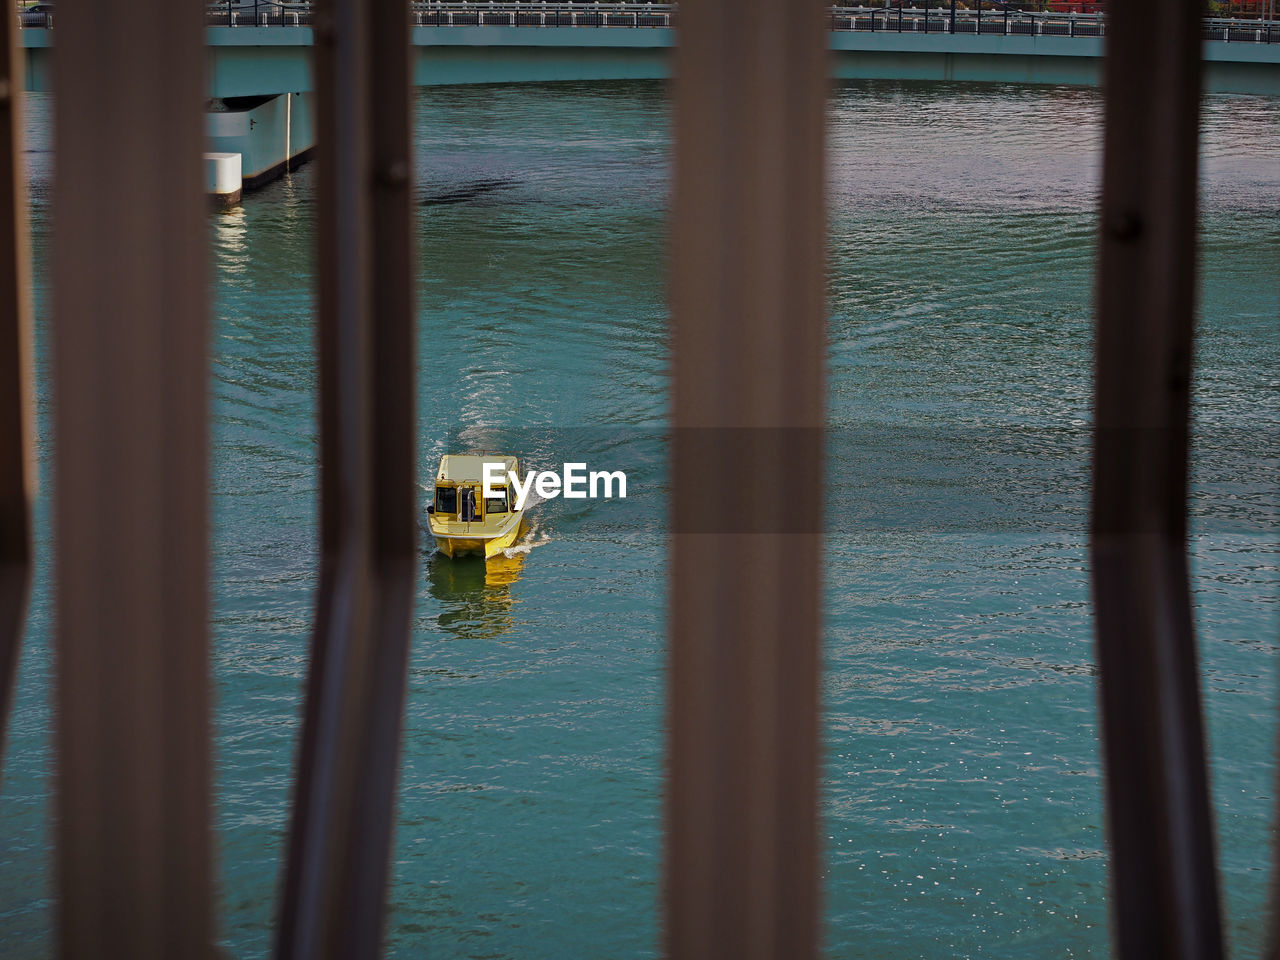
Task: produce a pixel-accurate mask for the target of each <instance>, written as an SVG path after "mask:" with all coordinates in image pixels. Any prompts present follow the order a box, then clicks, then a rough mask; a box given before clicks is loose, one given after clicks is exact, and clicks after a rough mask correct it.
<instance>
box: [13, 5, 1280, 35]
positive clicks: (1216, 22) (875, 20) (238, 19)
mask: <svg viewBox="0 0 1280 960" xmlns="http://www.w3.org/2000/svg"><path fill="white" fill-rule="evenodd" d="M409 10H410V12H409V16H410V23H411V24H412V25H414V26H426V27H476V26H501V27H595V28H611V27H623V28H625V27H631V28H635V27H664V28H670V27H674V26H675V25H676V19H677V12H678V5H677V4H668V3H554V2H534V3H474V2H465V0H456V2H432V0H425V2H414V3H410V4H409ZM312 16H313V15H312V5H311V4H310V3H291V2H287V0H285V2H280V0H251V2H245V0H241V2H239V3H234V2H222V0H217V2H211V3H209V4H208V5H207V7H206V9H205V23H206V25H207V26H218V27H228V26H230V27H248V26H262V27H306V26H311V24H312ZM18 24H19V26H21V27H23V28H33V27H34V28H52V27H53V15H52V13H49V12H37V13H30V12H26V11H20V12H19V13H18ZM828 25H829V28H830V29H831V30H832V31H835V32H854V33H859V32H865V33H877V32H884V33H924V34H934V33H951V34H968V35H974V36H977V35H984V36H985V35H995V36H1044V37H1104V36H1106V33H1107V18H1106V15H1105V14H1101V13H1065V14H1064V13H1038V12H1034V11H1030V10H1024V9H1020V5H1016V4H1014V3H1009V4H1005V5H1004V6H1002V7H999V8H996V9H987V10H982V9H973V10H966V9H956V10H952V9H951V6H950V4H949V3H948V2H946V0H931V2H927V3H926V2H922V0H916V2H915V3H913V4H912V5H910V6H908V5H906V4H905V3H902V4H895V5H892V6H889V7H884V6H874V7H872V6H837V5H833V6H832V7H831V8H830V14H829V21H828ZM1204 39H1205V40H1214V41H1226V42H1230V43H1280V22H1278V21H1274V20H1272V21H1267V20H1245V19H1230V18H1206V19H1205V21H1204Z"/></svg>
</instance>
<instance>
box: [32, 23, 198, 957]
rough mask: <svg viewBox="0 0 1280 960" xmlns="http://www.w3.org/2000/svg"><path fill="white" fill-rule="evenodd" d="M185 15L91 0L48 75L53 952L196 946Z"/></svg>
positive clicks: (192, 160) (194, 74)
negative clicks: (52, 92)
mask: <svg viewBox="0 0 1280 960" xmlns="http://www.w3.org/2000/svg"><path fill="white" fill-rule="evenodd" d="M202 21H203V13H202V11H201V9H200V7H199V5H197V4H185V3H179V4H174V3H171V2H169V0H95V2H93V3H85V4H77V5H76V9H75V10H74V11H72V12H71V13H69V14H68V16H66V17H65V18H61V17H60V18H59V19H58V27H57V56H56V60H55V63H54V71H55V73H54V79H55V89H56V96H57V110H56V118H55V127H54V130H55V141H54V142H55V154H56V158H55V178H54V179H55V191H56V192H55V198H54V226H53V267H52V270H53V274H52V276H53V322H52V346H53V387H54V393H55V395H56V396H57V403H56V405H55V429H54V433H55V442H56V446H55V471H54V473H55V477H54V490H55V499H54V518H55V529H56V535H57V539H56V551H55V553H56V577H57V586H56V622H57V627H56V656H57V683H56V691H57V708H56V710H55V711H54V715H55V717H56V744H57V750H58V778H57V806H56V810H57V841H58V850H57V874H58V886H57V889H58V898H59V902H58V911H59V917H58V918H59V949H60V953H61V955H62V956H64V957H75V958H77V960H85V958H94V957H128V958H130V960H147V958H161V957H206V956H209V955H210V951H211V950H212V939H213V929H212V922H211V912H212V902H211V901H212V889H211V881H212V867H211V853H210V748H209V681H208V597H207V594H208V531H207V526H208V524H207V517H208V504H207V501H208V495H209V471H208V432H209V431H208V401H207V394H208V380H209V369H208V362H207V360H208V358H207V350H208V344H207V341H208V328H207V323H208V319H207V312H208V308H207V299H208V293H207V277H206V261H207V257H208V244H207V242H206V232H207V224H206V216H207V210H206V201H205V198H204V189H203V177H202V173H201V159H200V157H201V152H202V150H203V146H204V129H203V124H204V117H203V110H204V102H205V91H204V83H205V80H206V76H205V58H204V36H203V22H202Z"/></svg>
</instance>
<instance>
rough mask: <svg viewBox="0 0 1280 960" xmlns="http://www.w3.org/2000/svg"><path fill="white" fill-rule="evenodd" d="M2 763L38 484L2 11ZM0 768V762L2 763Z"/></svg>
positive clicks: (18, 182) (17, 106) (11, 76)
mask: <svg viewBox="0 0 1280 960" xmlns="http://www.w3.org/2000/svg"><path fill="white" fill-rule="evenodd" d="M0 19H3V21H4V25H3V26H0V765H2V764H3V760H4V741H5V730H6V728H7V724H8V719H9V710H10V708H11V700H12V696H13V685H14V678H15V676H16V674H17V671H18V654H19V651H20V650H21V649H22V633H23V627H24V625H25V623H26V612H27V593H28V591H29V590H30V588H31V498H32V496H33V495H34V490H35V458H34V457H33V456H32V449H31V448H32V438H33V437H34V436H35V418H34V411H33V407H34V401H33V396H32V387H31V366H32V363H31V254H30V251H29V249H28V242H27V232H28V223H27V186H26V178H25V177H24V176H23V173H22V138H23V130H22V83H23V76H22V72H23V71H22V59H21V54H20V52H19V50H18V45H17V37H16V34H17V32H18V27H17V23H16V20H15V18H14V17H13V16H7V17H3V18H0ZM0 768H2V767H0Z"/></svg>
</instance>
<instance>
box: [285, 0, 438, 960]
mask: <svg viewBox="0 0 1280 960" xmlns="http://www.w3.org/2000/svg"><path fill="white" fill-rule="evenodd" d="M316 17H317V20H316V50H315V55H316V76H317V93H318V100H319V107H318V109H319V130H318V133H319V137H318V144H317V147H318V159H319V163H318V165H317V171H316V174H317V203H318V208H319V213H318V221H319V225H318V243H319V254H318V264H317V267H318V269H317V274H318V278H319V281H318V286H319V308H318V309H319V325H320V334H319V362H320V447H321V449H320V473H321V541H322V543H321V551H322V554H321V570H320V591H319V600H318V610H317V616H316V628H315V634H314V636H313V638H312V662H311V674H310V677H309V681H308V689H307V706H306V717H305V721H304V728H303V734H302V745H301V752H300V757H299V772H298V780H297V786H296V791H297V792H296V795H295V798H294V818H293V825H292V831H291V835H290V842H289V860H288V865H287V870H286V879H285V890H284V901H283V906H282V914H281V922H280V929H279V933H278V940H277V943H276V955H277V956H279V957H290V958H293V957H296V958H307V960H311V958H324V957H343V958H347V957H373V956H376V955H377V953H378V949H379V941H380V936H381V927H382V916H383V910H384V900H385V893H386V885H387V877H388V873H389V868H390V850H391V841H392V834H393V826H394V819H395V803H396V776H397V769H398V762H399V744H400V728H401V719H402V714H403V701H404V686H405V673H406V669H407V660H408V640H409V619H410V615H411V613H412V603H413V581H414V559H415V530H416V516H415V510H414V495H415V490H416V486H415V482H414V470H413V464H414V450H413V445H414V428H413V424H414V416H415V405H414V386H415V368H414V359H413V358H414V357H415V356H416V345H415V343H414V336H413V276H412V261H411V251H412V236H411V222H412V221H411V217H412V207H411V196H410V191H411V186H412V177H411V168H410V140H409V78H410V75H409V57H410V50H409V31H408V18H407V17H406V16H405V12H404V8H403V5H402V3H401V2H400V0H371V2H360V0H330V2H329V3H327V4H326V5H324V6H323V7H321V8H320V9H319V10H318V11H317V14H316Z"/></svg>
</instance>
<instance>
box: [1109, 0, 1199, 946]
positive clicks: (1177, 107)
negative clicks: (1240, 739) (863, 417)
mask: <svg viewBox="0 0 1280 960" xmlns="http://www.w3.org/2000/svg"><path fill="white" fill-rule="evenodd" d="M1200 13H1201V4H1200V3H1199V0H1174V2H1170V3H1168V4H1166V5H1165V6H1164V8H1163V9H1162V12H1161V16H1160V17H1158V18H1155V19H1152V18H1151V17H1150V4H1149V3H1146V2H1145V0H1113V2H1112V3H1111V5H1110V9H1109V23H1108V44H1107V62H1106V68H1105V70H1106V72H1105V90H1106V141H1105V157H1104V182H1103V196H1102V214H1101V216H1102V223H1101V231H1100V254H1099V271H1098V292H1097V307H1098V327H1097V346H1096V349H1097V385H1096V390H1097V394H1096V409H1095V424H1096V425H1095V435H1094V485H1093V517H1092V531H1091V533H1092V542H1091V548H1090V554H1091V558H1092V579H1093V599H1094V605H1095V610H1096V631H1097V649H1098V662H1099V667H1100V672H1101V708H1102V726H1103V734H1104V747H1105V749H1104V755H1105V762H1106V773H1107V791H1106V792H1107V808H1108V814H1109V828H1110V842H1111V881H1112V897H1113V914H1112V915H1113V917H1114V923H1115V942H1116V946H1117V949H1118V953H1119V956H1121V957H1124V958H1133V960H1136V958H1148V957H1160V958H1163V960H1190V958H1198V960H1199V958H1205V960H1207V958H1217V957H1220V956H1222V952H1223V947H1222V931H1221V921H1220V916H1219V904H1218V889H1217V875H1216V864H1215V851H1214V840H1213V823H1212V813H1211V808H1210V804H1209V793H1208V784H1207V774H1206V769H1205V748H1204V731H1203V719H1202V711H1201V704H1200V691H1199V676H1198V667H1197V657H1196V647H1195V636H1194V627H1193V622H1192V610H1191V596H1190V589H1189V583H1188V567H1187V464H1188V452H1187V451H1188V443H1189V413H1190V386H1191V371H1192V362H1191V361H1192V346H1193V318H1194V312H1195V304H1196V289H1195V274H1196V252H1195V251H1196V226H1197V223H1196V216H1197V180H1196V176H1197V163H1198V146H1199V142H1198V141H1199V117H1200V97H1201V79H1200V74H1201V67H1200V47H1201V36H1202V33H1201V23H1200Z"/></svg>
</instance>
